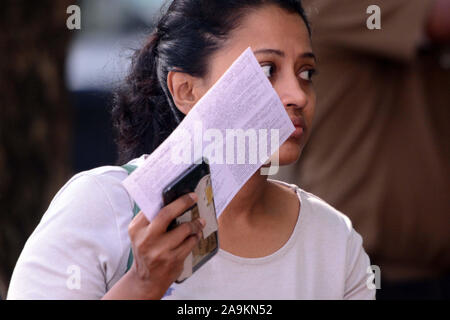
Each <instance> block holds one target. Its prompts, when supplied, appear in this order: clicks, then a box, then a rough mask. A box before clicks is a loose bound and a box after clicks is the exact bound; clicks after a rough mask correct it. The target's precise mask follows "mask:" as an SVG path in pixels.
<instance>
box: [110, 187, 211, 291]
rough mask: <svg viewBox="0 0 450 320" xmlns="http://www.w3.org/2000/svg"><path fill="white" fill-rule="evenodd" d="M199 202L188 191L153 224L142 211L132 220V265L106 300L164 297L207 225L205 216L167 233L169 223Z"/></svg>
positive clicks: (130, 232) (163, 211)
mask: <svg viewBox="0 0 450 320" xmlns="http://www.w3.org/2000/svg"><path fill="white" fill-rule="evenodd" d="M196 201H197V197H196V195H195V193H189V194H186V195H184V196H182V197H180V198H178V199H177V200H175V201H173V202H172V203H170V204H169V205H167V206H165V207H164V208H162V209H161V211H160V212H159V213H158V215H157V216H156V217H155V219H154V220H153V221H152V223H150V222H149V221H148V220H147V218H146V217H145V216H144V214H143V213H142V212H140V213H139V214H138V215H136V217H134V219H133V220H132V221H131V223H130V225H129V226H128V234H129V236H130V240H131V246H132V250H133V257H134V261H133V266H132V267H131V269H130V270H129V271H128V272H127V273H126V274H125V275H124V277H122V279H120V280H119V281H118V282H117V283H116V285H114V287H113V288H111V290H110V291H108V292H107V294H106V295H105V296H104V297H103V298H104V299H115V298H116V299H117V298H118V299H127V298H128V299H161V298H162V297H163V295H164V293H165V292H166V291H167V289H168V288H169V286H170V285H171V284H172V283H173V282H174V281H175V280H176V279H177V278H178V276H179V275H180V274H181V272H182V271H183V263H184V260H185V259H186V257H187V256H188V255H189V253H190V252H191V251H192V250H193V249H194V247H195V245H196V244H197V243H198V241H199V239H200V238H201V235H202V229H203V227H204V225H205V221H204V220H203V219H197V220H194V221H191V222H186V223H183V224H181V225H179V226H177V227H176V228H174V229H172V230H170V231H168V232H167V227H168V226H169V224H170V223H171V222H172V221H173V220H174V219H175V218H176V217H178V216H179V215H180V214H182V213H183V212H184V211H186V210H187V209H188V208H190V207H191V206H192V205H194V204H195V203H196Z"/></svg>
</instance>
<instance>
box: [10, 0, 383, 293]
mask: <svg viewBox="0 0 450 320" xmlns="http://www.w3.org/2000/svg"><path fill="white" fill-rule="evenodd" d="M249 46H251V48H252V50H253V51H254V53H255V56H256V57H257V59H258V61H259V62H260V64H261V67H262V68H263V70H264V72H265V73H266V75H267V76H268V77H269V79H270V81H271V83H272V85H273V87H274V89H275V90H276V92H277V93H278V95H279V97H280V99H281V101H282V102H283V104H284V106H285V108H286V111H287V113H288V114H289V116H290V118H291V119H292V121H293V123H294V124H295V125H296V131H295V132H294V133H293V134H292V136H291V137H290V138H289V139H288V140H287V141H286V142H285V143H284V144H283V145H282V146H281V147H280V150H279V151H280V155H279V161H280V165H286V164H290V163H293V162H294V161H296V160H297V159H298V158H299V156H300V154H301V151H302V149H303V147H304V145H305V143H306V141H307V139H308V136H309V133H310V131H311V123H312V118H313V113H314V105H315V94H314V89H313V86H312V79H311V77H312V75H313V74H314V71H315V65H316V61H315V59H314V55H313V53H312V49H311V42H310V29H309V26H308V23H307V20H306V17H305V15H304V12H303V9H302V7H301V5H300V3H299V1H294V0H278V1H277V0H232V1H222V0H214V1H213V0H203V1H201V0H175V1H174V2H173V3H172V4H171V5H170V7H169V8H168V10H167V12H166V13H165V14H164V15H163V16H162V17H161V18H160V20H159V22H158V24H157V28H156V30H155V31H154V32H153V34H152V35H151V36H150V38H149V41H148V43H147V44H146V45H145V46H144V47H143V48H142V49H141V50H140V51H139V52H137V54H136V56H135V59H134V61H133V65H132V70H131V73H130V75H129V77H128V78H127V81H126V85H125V86H124V88H123V89H122V90H121V91H120V92H118V94H117V100H116V104H115V107H114V110H113V120H114V123H115V126H116V127H117V128H118V132H119V135H118V145H119V150H120V156H121V163H126V162H129V163H131V164H136V165H139V164H140V163H142V161H143V160H144V158H145V154H149V153H151V152H152V151H153V150H154V149H155V148H156V147H157V146H158V145H159V144H160V143H162V141H164V139H165V138H166V137H167V136H168V135H169V134H170V133H171V132H172V131H173V130H174V129H175V127H176V126H177V124H178V122H179V121H180V120H181V119H182V118H183V116H184V115H185V114H187V113H188V112H189V110H190V109H191V108H192V107H193V106H194V105H195V103H196V102H197V101H198V100H199V99H200V98H201V97H202V95H203V94H205V93H206V92H207V90H208V89H209V88H210V87H211V86H212V85H213V84H214V83H215V82H216V81H217V80H218V79H219V77H220V76H221V75H222V74H223V73H224V72H225V71H226V70H227V68H228V67H229V66H230V65H231V63H232V62H233V61H234V60H235V59H236V58H237V57H238V56H239V55H240V54H241V53H242V52H243V51H244V50H245V49H246V48H247V47H249ZM126 176H127V174H126V172H125V171H124V170H123V169H121V168H120V167H101V168H96V169H94V170H91V171H87V172H83V173H80V174H78V175H76V176H75V177H73V178H72V179H71V180H70V181H69V182H68V183H67V184H66V185H65V186H64V187H63V188H62V189H61V190H60V192H59V193H58V194H57V195H56V197H55V199H54V200H53V201H52V203H51V205H50V207H49V209H48V211H47V212H46V214H45V215H44V217H43V219H42V221H41V223H40V224H39V226H38V227H37V229H36V230H35V232H34V233H33V235H32V236H31V237H30V239H29V240H28V242H27V244H26V246H25V248H24V250H23V252H22V254H21V257H20V258H19V261H18V263H17V266H16V269H15V271H14V275H13V278H12V281H11V287H10V291H9V298H88V299H91V298H104V299H160V298H172V299H179V298H180V299H195V298H199V299H211V298H212V299H228V298H231V299H241V298H244V299H302V298H303V299H351V298H354V299H373V298H374V295H375V293H374V291H373V290H369V289H368V286H367V285H366V282H367V279H368V276H369V275H368V274H367V273H366V272H367V269H368V267H369V264H370V263H369V258H368V256H367V255H366V254H365V252H364V250H363V248H362V239H361V237H360V236H359V235H358V234H357V233H356V232H355V231H354V230H353V228H352V226H351V223H350V221H349V220H348V218H347V217H345V216H344V215H342V214H341V213H339V212H337V211H336V210H335V209H333V208H332V207H330V206H329V205H327V204H326V203H324V202H323V201H322V200H320V199H319V198H317V197H315V196H313V195H311V194H308V193H307V192H305V191H303V190H301V189H299V188H298V187H296V186H295V185H288V184H285V183H282V182H279V181H275V180H268V179H267V176H264V175H260V174H259V172H257V173H256V174H255V175H253V176H252V177H251V178H250V180H249V181H248V182H247V183H246V184H245V185H244V187H243V188H242V189H241V190H240V191H239V192H238V194H237V195H236V196H235V197H234V199H233V200H232V201H231V202H230V204H229V205H228V206H227V208H226V209H225V211H224V212H223V213H222V215H221V216H220V218H219V221H218V223H219V234H220V250H219V253H218V254H217V255H216V256H214V257H213V259H211V260H210V261H209V262H208V263H207V264H205V265H204V266H203V267H202V268H201V269H199V270H198V271H197V272H195V273H194V274H193V275H192V276H191V277H190V278H189V279H187V280H186V281H185V282H183V283H182V284H179V285H178V284H174V280H175V279H176V278H177V277H178V275H179V274H180V273H181V270H182V266H183V261H184V259H185V257H186V256H187V255H188V254H189V252H191V251H192V249H193V247H194V246H195V244H196V243H197V241H198V238H199V236H200V235H201V229H202V227H203V226H204V221H200V220H197V221H193V222H191V223H186V224H183V225H180V226H179V227H177V228H176V229H174V230H171V231H169V232H166V229H167V226H168V224H169V222H170V221H171V220H172V219H173V218H174V217H176V216H178V215H179V214H181V213H182V212H183V211H184V210H186V209H187V208H188V207H190V206H191V205H192V204H193V203H194V202H195V200H196V199H195V196H194V195H192V194H190V195H185V196H182V197H180V198H179V199H177V200H176V201H174V202H172V203H171V204H169V205H168V206H166V207H164V208H163V209H162V210H161V211H160V212H159V214H158V216H157V217H156V218H155V219H154V220H153V221H152V223H149V222H148V221H147V219H146V218H145V216H144V215H143V213H142V212H141V213H140V214H138V215H137V216H136V217H135V218H134V219H133V220H132V221H131V222H130V220H131V217H132V213H131V212H132V206H133V203H132V200H131V199H130V197H129V196H128V194H127V193H126V191H125V190H124V188H123V187H122V185H121V181H122V180H123V179H125V178H126ZM130 246H131V248H132V250H133V254H134V262H133V266H132V267H131V269H130V270H129V271H126V264H127V259H128V253H129V250H130Z"/></svg>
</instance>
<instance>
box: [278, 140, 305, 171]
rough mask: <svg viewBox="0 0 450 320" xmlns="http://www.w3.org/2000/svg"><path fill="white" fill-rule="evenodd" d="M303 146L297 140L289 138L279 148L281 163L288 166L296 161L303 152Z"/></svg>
mask: <svg viewBox="0 0 450 320" xmlns="http://www.w3.org/2000/svg"><path fill="white" fill-rule="evenodd" d="M302 149H303V148H302V146H300V145H299V144H298V143H297V142H293V141H289V140H287V141H286V142H285V143H284V144H283V145H282V146H281V147H280V149H279V151H280V152H279V164H280V166H286V165H289V164H292V163H294V162H296V161H297V160H298V159H299V158H300V155H301V154H302Z"/></svg>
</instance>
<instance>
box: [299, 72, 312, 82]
mask: <svg viewBox="0 0 450 320" xmlns="http://www.w3.org/2000/svg"><path fill="white" fill-rule="evenodd" d="M315 73H316V70H314V69H310V70H305V71H303V72H300V78H302V79H303V80H306V81H312V77H313V75H314V74H315Z"/></svg>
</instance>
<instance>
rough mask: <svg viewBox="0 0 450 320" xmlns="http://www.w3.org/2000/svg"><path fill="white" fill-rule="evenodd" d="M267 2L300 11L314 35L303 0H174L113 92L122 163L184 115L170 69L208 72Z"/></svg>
mask: <svg viewBox="0 0 450 320" xmlns="http://www.w3.org/2000/svg"><path fill="white" fill-rule="evenodd" d="M268 4H275V5H278V6H279V7H281V8H283V9H286V10H288V11H289V12H295V13H298V14H299V15H300V16H301V17H302V18H303V20H304V22H305V24H306V27H307V29H308V31H309V34H310V35H311V30H310V27H309V24H308V21H307V18H306V15H305V12H304V10H303V8H302V5H301V3H300V1H299V0H226V1H224V0H174V1H172V3H171V4H170V6H169V7H168V9H167V10H166V11H165V13H163V14H162V15H161V17H160V18H159V19H158V22H157V24H156V28H155V30H154V31H153V33H152V34H151V35H150V37H149V39H148V41H147V43H146V44H145V45H144V46H143V47H142V48H141V49H140V50H138V51H136V52H135V54H134V56H133V58H132V63H131V70H130V72H129V75H128V76H127V78H126V80H125V83H124V84H123V86H122V87H121V88H120V89H118V90H116V92H115V93H114V104H113V109H112V122H113V127H114V129H115V131H116V135H117V136H116V143H117V146H118V152H119V157H118V161H117V164H119V165H121V164H124V163H126V162H128V161H130V160H131V159H134V158H136V157H139V156H141V155H142V154H144V153H147V154H150V153H152V152H153V150H155V149H156V148H157V147H158V146H159V145H160V144H161V143H162V142H163V141H164V140H165V139H166V138H167V137H168V136H169V135H170V133H171V132H172V131H173V130H174V129H175V128H176V127H177V126H178V124H179V123H180V121H181V120H182V119H183V118H184V114H183V113H182V112H181V111H179V110H178V108H177V107H176V106H175V104H174V102H173V100H172V96H171V94H170V92H169V90H168V88H167V75H168V73H169V71H171V70H173V69H177V70H179V71H182V72H185V73H188V74H190V75H192V76H195V77H204V76H205V75H206V74H207V72H208V59H209V57H211V55H212V54H214V52H216V50H218V49H220V47H221V45H223V43H224V41H225V40H227V36H228V35H229V34H230V32H231V31H232V30H234V29H236V28H237V27H238V26H239V23H240V22H241V21H242V18H243V17H244V16H245V14H247V13H248V12H249V10H251V9H257V8H259V7H261V6H263V5H268Z"/></svg>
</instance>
